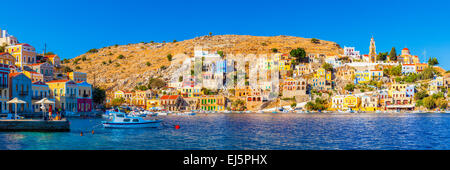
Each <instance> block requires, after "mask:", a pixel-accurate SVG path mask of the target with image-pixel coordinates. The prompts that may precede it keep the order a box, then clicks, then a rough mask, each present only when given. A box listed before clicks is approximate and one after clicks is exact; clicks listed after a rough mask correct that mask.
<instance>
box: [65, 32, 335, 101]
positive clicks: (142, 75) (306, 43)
mask: <svg viewBox="0 0 450 170" xmlns="http://www.w3.org/2000/svg"><path fill="white" fill-rule="evenodd" d="M196 46H206V47H208V48H207V50H209V51H216V50H221V51H223V52H224V53H225V55H226V54H239V53H245V54H270V53H272V48H276V49H278V52H281V53H289V52H290V51H291V49H294V48H298V47H301V48H304V49H305V50H306V52H307V53H321V54H326V55H336V54H339V53H342V52H343V51H342V48H341V47H340V46H339V45H338V44H336V43H335V42H330V41H324V40H320V41H319V42H316V43H313V42H312V41H311V39H310V38H301V37H292V36H273V37H263V36H249V35H217V36H202V37H197V38H194V39H190V40H185V41H180V42H170V43H138V44H128V45H115V46H110V47H104V48H101V49H97V50H93V51H92V52H87V53H85V54H83V55H80V56H77V57H75V58H72V59H70V60H68V62H65V63H64V64H63V65H64V66H67V67H70V68H71V69H73V70H74V71H80V72H86V73H88V82H89V83H95V85H97V86H101V87H103V88H105V89H106V90H107V91H108V92H111V91H113V90H116V89H127V90H131V89H133V88H134V87H135V86H136V85H139V84H147V82H148V80H149V79H150V78H157V77H161V78H164V79H168V78H169V76H170V75H171V72H173V71H174V70H175V68H176V66H174V65H177V64H181V61H183V60H184V59H185V58H186V57H193V53H194V47H196ZM168 54H171V55H173V62H174V63H176V64H174V65H173V66H170V64H171V62H170V61H168V59H167V55H168ZM163 66H164V67H166V68H165V69H162V67H163Z"/></svg>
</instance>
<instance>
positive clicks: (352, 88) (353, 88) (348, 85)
mask: <svg viewBox="0 0 450 170" xmlns="http://www.w3.org/2000/svg"><path fill="white" fill-rule="evenodd" d="M344 89H345V90H347V91H351V92H353V91H354V90H355V85H354V84H347V85H346V86H345V87H344Z"/></svg>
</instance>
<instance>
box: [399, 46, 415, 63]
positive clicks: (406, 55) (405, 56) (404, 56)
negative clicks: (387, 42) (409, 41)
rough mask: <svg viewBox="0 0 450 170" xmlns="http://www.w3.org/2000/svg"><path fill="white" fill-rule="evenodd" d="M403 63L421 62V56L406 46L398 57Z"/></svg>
mask: <svg viewBox="0 0 450 170" xmlns="http://www.w3.org/2000/svg"><path fill="white" fill-rule="evenodd" d="M397 58H398V60H399V61H400V62H402V63H403V64H416V63H420V60H419V57H418V56H415V55H411V53H410V51H409V49H408V48H404V49H403V50H402V53H401V55H400V56H398V57H397Z"/></svg>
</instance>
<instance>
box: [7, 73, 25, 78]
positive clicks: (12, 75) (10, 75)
mask: <svg viewBox="0 0 450 170" xmlns="http://www.w3.org/2000/svg"><path fill="white" fill-rule="evenodd" d="M19 74H22V73H9V77H15V76H17V75H19Z"/></svg>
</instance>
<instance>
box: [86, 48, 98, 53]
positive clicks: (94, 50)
mask: <svg viewBox="0 0 450 170" xmlns="http://www.w3.org/2000/svg"><path fill="white" fill-rule="evenodd" d="M97 52H98V50H97V49H95V48H93V49H90V50H89V51H88V53H97Z"/></svg>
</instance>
